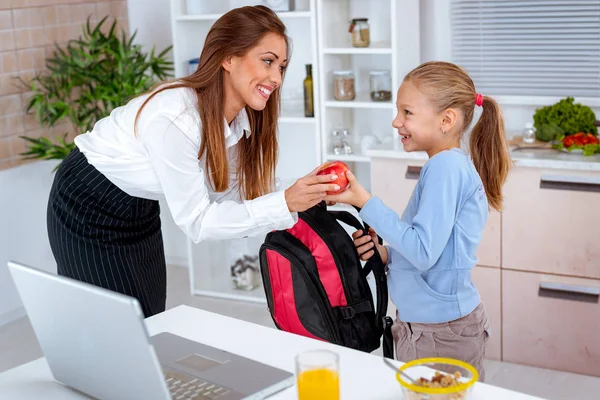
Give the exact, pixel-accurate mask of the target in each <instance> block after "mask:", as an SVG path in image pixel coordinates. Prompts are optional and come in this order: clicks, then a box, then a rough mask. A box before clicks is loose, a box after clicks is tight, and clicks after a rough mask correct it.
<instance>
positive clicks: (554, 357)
mask: <svg viewBox="0 0 600 400" xmlns="http://www.w3.org/2000/svg"><path fill="white" fill-rule="evenodd" d="M599 293H600V280H597V279H583V278H573V277H562V276H555V275H548V274H538V273H532V272H522V271H510V270H503V271H502V331H503V333H504V335H503V336H502V342H503V343H502V344H503V354H502V356H503V357H502V358H503V360H504V361H508V362H512V363H518V364H527V365H532V366H535V367H540V368H550V369H557V370H561V371H568V372H574V373H579V374H588V375H595V376H600V341H598V335H597V332H598V331H599V330H600V303H599V302H598V294H599Z"/></svg>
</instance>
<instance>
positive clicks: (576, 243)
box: [502, 167, 600, 278]
mask: <svg viewBox="0 0 600 400" xmlns="http://www.w3.org/2000/svg"><path fill="white" fill-rule="evenodd" d="M557 171H558V172H557ZM594 183H595V184H594ZM504 195H505V205H504V210H503V212H502V266H503V267H505V268H509V269H517V270H525V271H533V272H545V273H555V274H561V275H573V276H580V277H588V278H600V268H599V266H600V242H599V239H600V212H598V210H597V206H598V204H599V202H600V174H599V173H595V174H594V173H592V172H587V173H586V172H584V171H563V170H543V169H536V168H522V167H521V168H518V167H517V168H514V169H513V171H512V172H511V174H510V175H509V178H508V180H507V182H506V184H505V186H504Z"/></svg>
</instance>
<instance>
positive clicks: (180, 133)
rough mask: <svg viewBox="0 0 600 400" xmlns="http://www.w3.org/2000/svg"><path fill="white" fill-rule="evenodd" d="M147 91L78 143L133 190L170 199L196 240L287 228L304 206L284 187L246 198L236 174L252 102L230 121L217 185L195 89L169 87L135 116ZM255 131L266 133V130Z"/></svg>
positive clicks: (179, 219)
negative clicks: (224, 175)
mask: <svg viewBox="0 0 600 400" xmlns="http://www.w3.org/2000/svg"><path fill="white" fill-rule="evenodd" d="M146 98H147V95H144V96H141V97H138V98H135V99H133V100H131V101H130V102H129V103H128V104H126V105H124V106H122V107H118V108H116V109H114V110H113V111H112V112H111V113H110V115H109V116H107V117H105V118H103V119H101V120H100V121H98V122H97V123H96V124H95V125H94V128H93V129H92V130H91V131H90V132H86V133H84V134H81V135H78V136H77V137H76V138H75V144H76V145H77V147H78V148H79V150H80V151H81V152H82V153H83V154H84V155H85V156H86V158H87V160H88V162H89V163H90V164H92V165H93V166H94V167H96V169H98V171H100V172H101V173H102V174H103V175H104V176H106V178H108V179H109V180H110V181H111V182H112V183H114V184H115V185H116V186H117V187H119V188H120V189H121V190H123V191H124V192H125V193H127V194H129V195H131V196H135V197H141V198H145V199H151V200H159V199H163V198H164V199H165V200H166V203H167V205H168V207H169V209H170V211H171V214H172V216H173V219H174V221H175V223H176V224H177V225H178V226H179V227H180V228H181V229H182V230H183V231H184V232H185V233H186V234H187V235H188V236H189V237H190V238H191V239H192V240H193V241H194V242H195V243H198V242H200V241H202V240H217V239H233V238H240V237H245V236H256V235H261V234H266V233H268V232H269V231H271V230H274V229H287V228H290V227H292V226H293V225H294V224H295V223H296V221H297V214H296V213H291V212H290V211H289V209H288V207H287V203H286V201H285V196H284V192H283V190H278V191H276V192H274V193H270V194H267V195H264V196H261V197H258V198H256V199H254V200H243V199H241V196H240V192H239V183H238V181H237V177H236V170H237V163H238V142H239V141H240V139H241V138H242V136H243V135H244V134H245V135H246V137H248V136H249V135H250V134H251V132H250V123H249V121H248V115H247V113H246V111H245V110H244V109H242V111H241V112H240V113H239V114H238V115H237V116H236V118H235V119H234V120H233V122H232V123H231V127H230V126H228V125H227V122H226V121H225V122H224V124H225V143H226V146H227V152H228V162H229V187H228V188H227V190H226V191H224V192H220V193H217V192H214V191H213V190H212V188H211V185H210V183H209V180H208V178H207V175H206V171H205V168H204V166H205V157H204V156H203V157H202V159H200V160H198V152H199V149H200V140H201V120H200V114H199V112H198V104H197V97H196V95H195V93H194V91H193V90H192V89H187V88H177V89H168V90H165V91H163V92H160V93H158V94H157V95H156V96H154V97H153V98H152V99H151V100H150V101H149V102H148V103H147V104H146V106H145V107H144V109H143V110H142V112H141V113H140V118H139V119H138V122H137V129H136V134H135V135H134V130H133V126H134V121H135V117H136V115H137V112H138V110H139V108H140V106H141V105H142V103H143V101H144V100H145V99H146ZM255 134H258V135H260V132H256V133H255Z"/></svg>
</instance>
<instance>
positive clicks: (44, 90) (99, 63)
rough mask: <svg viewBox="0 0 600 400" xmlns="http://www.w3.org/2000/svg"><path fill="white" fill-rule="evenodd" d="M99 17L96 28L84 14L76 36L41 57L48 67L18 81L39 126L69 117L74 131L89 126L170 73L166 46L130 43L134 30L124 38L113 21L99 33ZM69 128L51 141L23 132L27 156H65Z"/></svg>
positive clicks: (124, 35) (50, 125)
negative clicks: (159, 49)
mask: <svg viewBox="0 0 600 400" xmlns="http://www.w3.org/2000/svg"><path fill="white" fill-rule="evenodd" d="M107 18H108V17H104V18H103V19H102V20H101V21H99V22H98V24H97V25H96V26H95V27H92V26H91V25H90V20H89V18H88V20H87V22H86V24H85V25H84V26H83V29H82V33H83V35H82V36H80V37H79V38H78V39H74V40H70V41H69V42H68V44H67V45H66V48H61V47H60V46H58V45H56V50H55V51H54V53H53V56H52V57H51V58H48V59H46V66H47V68H48V71H47V72H44V73H40V74H37V75H36V76H35V77H34V78H33V79H32V80H31V81H30V82H24V81H23V80H21V82H22V83H23V84H24V85H26V86H27V88H28V89H29V90H31V91H32V92H33V94H32V97H31V100H30V101H29V104H28V106H27V113H31V112H35V116H36V119H37V120H38V121H39V123H40V125H41V126H43V127H47V128H48V127H52V126H54V125H55V124H57V123H58V122H59V121H61V120H64V119H67V120H69V121H70V122H71V125H72V129H73V132H74V133H75V134H79V133H84V132H86V131H88V130H91V129H92V127H93V126H94V124H95V123H96V121H98V120H99V119H101V118H103V117H105V116H107V115H109V114H110V112H111V111H112V110H113V109H114V108H115V107H118V106H121V105H123V104H125V103H126V102H127V101H128V100H130V99H131V98H133V97H135V96H137V95H140V94H142V93H144V92H146V91H148V90H149V89H150V88H151V87H152V86H153V85H154V84H155V83H156V82H157V81H159V80H164V79H165V78H167V77H169V76H172V75H171V72H172V71H173V63H172V62H171V61H169V60H168V59H167V58H166V54H167V53H168V52H169V51H170V49H171V46H169V47H168V48H166V49H165V50H163V51H162V52H161V53H159V54H158V55H156V54H155V50H154V48H152V50H151V52H150V54H146V53H144V52H143V51H142V47H141V46H140V45H138V44H134V43H133V41H134V39H135V35H136V33H134V34H133V35H132V36H131V37H127V34H126V33H125V31H124V30H121V34H120V36H119V34H118V33H117V32H116V20H115V21H114V22H113V23H112V25H111V26H110V29H108V32H106V33H105V32H104V30H103V29H102V28H103V25H104V23H105V22H106V20H107ZM67 135H68V132H67V133H65V135H64V137H63V138H62V139H58V140H57V141H56V142H53V141H51V140H50V139H48V138H45V137H41V138H30V137H22V138H23V139H24V140H26V141H27V142H28V144H29V148H28V151H27V152H25V153H23V154H22V155H24V156H26V158H30V159H32V158H41V159H64V158H65V157H66V156H67V155H68V154H69V152H70V151H71V150H72V149H73V148H74V143H72V142H68V141H67Z"/></svg>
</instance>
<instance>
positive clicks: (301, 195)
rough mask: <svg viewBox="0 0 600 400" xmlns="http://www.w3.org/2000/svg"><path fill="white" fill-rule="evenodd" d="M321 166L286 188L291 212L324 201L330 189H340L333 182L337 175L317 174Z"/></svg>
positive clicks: (303, 209)
mask: <svg viewBox="0 0 600 400" xmlns="http://www.w3.org/2000/svg"><path fill="white" fill-rule="evenodd" d="M319 168H320V167H317V168H315V169H314V170H313V171H312V172H311V173H310V174H308V175H306V176H305V177H303V178H300V179H298V180H297V181H296V182H295V183H294V184H293V185H292V186H290V187H289V188H287V189H286V190H285V201H286V203H287V205H288V209H289V210H290V212H294V211H305V210H307V209H309V208H311V207H312V206H314V205H317V204H319V203H320V202H321V201H323V200H324V199H325V197H326V196H327V192H328V191H335V190H339V189H340V188H339V186H338V185H335V184H333V183H331V182H332V181H335V180H336V179H337V176H336V175H317V172H318V171H319Z"/></svg>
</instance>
